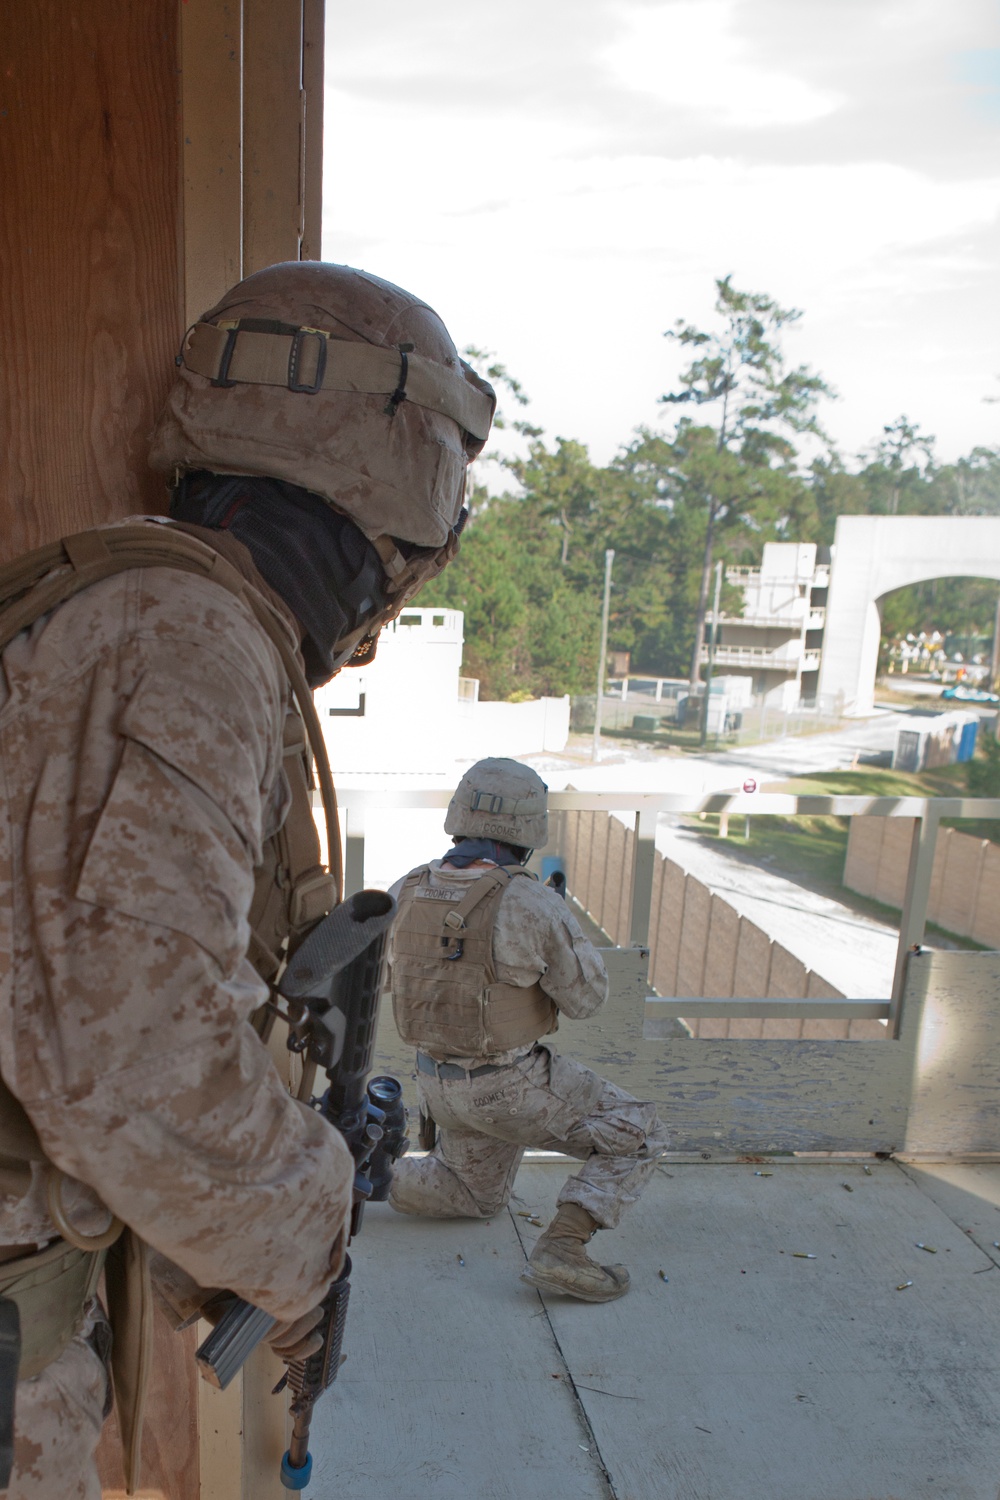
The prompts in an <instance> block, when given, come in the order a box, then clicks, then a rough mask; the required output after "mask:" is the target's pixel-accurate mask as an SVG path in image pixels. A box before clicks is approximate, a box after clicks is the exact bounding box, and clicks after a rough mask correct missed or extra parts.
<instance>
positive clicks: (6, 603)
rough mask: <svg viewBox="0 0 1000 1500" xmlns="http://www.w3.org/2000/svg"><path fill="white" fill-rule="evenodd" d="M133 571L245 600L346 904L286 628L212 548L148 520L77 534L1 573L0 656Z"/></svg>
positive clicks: (317, 744)
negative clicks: (301, 740) (302, 734)
mask: <svg viewBox="0 0 1000 1500" xmlns="http://www.w3.org/2000/svg"><path fill="white" fill-rule="evenodd" d="M130 568H177V569H178V570H179V571H181V572H184V573H198V574H200V575H201V576H202V577H203V578H209V579H211V581H212V582H213V583H217V584H218V585H219V587H220V588H224V589H226V590H227V591H228V592H229V593H231V594H234V595H235V596H236V597H237V598H239V599H242V600H243V601H244V602H245V603H246V604H247V605H248V606H249V608H250V610H251V611H252V613H253V615H254V617H255V619H256V620H257V623H258V624H259V625H260V627H261V629H262V630H263V631H264V634H265V635H266V636H267V638H268V640H269V641H270V642H271V644H272V646H274V648H275V650H276V651H277V653H278V655H279V657H280V658H281V664H282V666H283V667H284V669H285V675H286V676H287V678H288V681H289V684H290V686H291V689H292V693H293V695H294V698H295V702H296V705H297V707H298V711H299V713H300V714H301V716H302V721H303V723H304V724H305V728H306V734H307V735H308V738H309V745H310V748H311V749H312V753H313V759H314V763H315V767H316V776H317V780H318V781H319V790H320V796H321V798H322V802H323V815H324V819H325V822H326V837H327V848H328V850H329V860H330V869H331V872H332V874H333V877H334V880H335V881H336V885H337V899H338V901H339V900H342V899H343V890H344V871H343V857H342V853H341V847H340V822H339V819H338V816H337V794H336V792H335V790H334V786H333V775H332V773H331V771H330V760H329V757H328V756H327V753H326V744H325V742H324V740H323V731H322V728H321V727H320V722H319V718H318V716H317V713H316V709H315V706H314V704H313V700H312V693H311V691H310V689H309V684H308V683H307V682H306V679H305V673H304V672H303V670H302V668H301V666H300V665H299V660H298V656H297V654H296V651H295V647H294V646H293V644H292V641H291V639H290V637H289V635H288V630H287V627H286V625H285V623H284V621H283V620H282V619H281V617H280V616H279V615H278V613H277V611H276V609H275V608H274V606H273V605H271V604H269V603H268V601H267V600H266V599H265V598H264V597H263V595H262V594H260V593H258V591H257V590H256V589H255V588H254V587H253V585H252V584H250V583H249V582H248V581H247V580H246V579H245V578H242V577H241V576H240V574H239V572H238V571H237V570H236V568H234V567H233V565H232V563H230V562H228V561H227V560H226V559H225V558H224V557H223V556H222V555H221V554H220V553H218V552H216V551H215V550H214V549H213V548H212V547H209V546H207V545H206V544H205V543H204V542H200V541H198V540H197V538H195V537H193V536H189V535H187V534H185V533H184V532H181V531H178V530H176V529H175V528H174V527H172V526H169V525H163V524H151V523H149V522H140V523H132V524H131V525H125V526H111V527H106V528H101V529H97V530H91V531H79V532H76V533H75V534H74V535H73V536H68V537H63V539H62V540H61V541H59V542H53V543H52V544H51V545H50V546H48V547H39V548H37V549H36V551H34V552H29V553H26V554H25V556H23V557H20V558H17V559H15V561H14V562H12V563H9V564H8V565H7V566H6V567H4V568H0V651H2V650H3V649H4V647H5V646H8V645H9V644H10V642H11V641H12V640H13V639H14V637H15V636H16V635H20V633H21V631H22V630H26V629H27V628H28V627H29V626H30V625H33V624H34V623H35V621H36V620H39V619H41V617H42V615H46V614H48V613H49V611H50V610H53V609H55V608H56V606H57V605H59V604H64V603H65V602H66V600H67V599H72V598H73V597H74V596H75V595H76V594H79V593H81V592H82V591H83V590H84V589H87V588H90V587H91V585H92V584H95V583H99V582H100V581H101V580H102V579H104V578H110V577H112V576H113V575H114V574H116V573H124V572H126V571H127V570H128V569H130Z"/></svg>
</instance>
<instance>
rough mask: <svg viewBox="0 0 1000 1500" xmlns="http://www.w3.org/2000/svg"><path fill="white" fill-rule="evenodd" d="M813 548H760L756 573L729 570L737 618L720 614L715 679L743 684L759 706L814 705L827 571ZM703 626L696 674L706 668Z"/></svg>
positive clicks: (789, 545)
mask: <svg viewBox="0 0 1000 1500" xmlns="http://www.w3.org/2000/svg"><path fill="white" fill-rule="evenodd" d="M816 552H817V549H816V545H815V543H813V542H801V543H800V542H766V543H765V544H764V556H763V560H762V562H761V565H760V567H759V568H739V567H733V568H727V569H726V581H727V582H728V583H731V584H735V585H736V586H737V587H738V588H740V589H742V591H743V610H742V613H741V614H738V615H733V614H724V613H721V612H720V614H719V619H718V624H717V628H716V637H715V661H714V666H713V676H719V675H722V674H725V675H726V676H728V677H749V678H750V680H751V690H752V692H753V695H754V697H755V698H757V699H761V698H763V699H764V700H765V701H766V702H767V703H768V704H770V705H772V706H773V707H775V708H781V709H785V710H786V711H787V710H791V709H794V708H797V707H798V706H799V704H800V703H801V702H803V701H805V702H806V703H811V702H813V701H814V700H815V698H816V689H817V683H818V680H819V666H820V657H821V650H822V639H823V627H824V623H825V619H826V596H827V589H828V588H829V585H830V564H829V563H828V562H817V560H816ZM710 628H711V616H709V619H708V620H707V621H706V638H705V641H704V643H703V645H702V651H701V660H702V669H703V670H704V666H705V664H706V663H707V662H708V656H709V644H708V633H709V630H710Z"/></svg>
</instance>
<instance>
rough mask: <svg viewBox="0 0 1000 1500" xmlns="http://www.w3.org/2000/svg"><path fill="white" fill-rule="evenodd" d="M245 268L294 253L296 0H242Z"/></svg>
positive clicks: (297, 202) (297, 221) (298, 230)
mask: <svg viewBox="0 0 1000 1500" xmlns="http://www.w3.org/2000/svg"><path fill="white" fill-rule="evenodd" d="M243 7H244V8H243V17H244V27H243V44H244V62H243V274H244V276H250V275H252V274H253V272H254V271H260V270H262V269H263V268H264V267H265V266H272V265H274V264H275V263H276V262H277V261H282V260H298V258H299V247H300V244H301V236H302V208H303V205H302V192H303V172H302V148H303V138H302V137H303V92H302V0H243Z"/></svg>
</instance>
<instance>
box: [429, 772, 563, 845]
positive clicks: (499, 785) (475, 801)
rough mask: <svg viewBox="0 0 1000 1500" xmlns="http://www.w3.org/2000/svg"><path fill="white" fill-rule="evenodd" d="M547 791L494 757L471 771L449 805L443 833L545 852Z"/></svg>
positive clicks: (536, 780)
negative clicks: (493, 840) (494, 840)
mask: <svg viewBox="0 0 1000 1500" xmlns="http://www.w3.org/2000/svg"><path fill="white" fill-rule="evenodd" d="M548 790H549V789H548V787H547V786H546V785H545V782H544V781H543V780H542V778H541V777H540V776H539V775H538V774H537V772H535V771H533V770H532V769H531V767H530V766H525V765H522V764H521V762H520V761H519V760H507V759H505V758H501V757H493V758H489V759H487V760H480V761H477V762H476V764H475V765H474V766H471V767H470V768H469V770H468V771H466V773H465V775H464V776H463V777H462V779H461V781H460V782H459V783H458V787H457V788H456V790H455V795H454V796H453V797H452V799H451V802H450V803H449V804H448V812H447V815H446V817H445V820H444V831H445V833H452V834H463V835H464V836H465V837H466V838H474V839H496V840H499V841H500V842H501V843H505V844H515V845H518V846H520V847H521V848H524V849H544V847H545V845H546V844H547V843H548V838H549V821H548V813H547V794H548Z"/></svg>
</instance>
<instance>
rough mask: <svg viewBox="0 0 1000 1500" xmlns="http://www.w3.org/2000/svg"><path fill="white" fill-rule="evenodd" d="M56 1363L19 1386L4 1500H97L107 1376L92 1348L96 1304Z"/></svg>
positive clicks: (97, 1327) (97, 1330)
mask: <svg viewBox="0 0 1000 1500" xmlns="http://www.w3.org/2000/svg"><path fill="white" fill-rule="evenodd" d="M92 1307H93V1312H92V1314H91V1315H90V1316H89V1317H88V1320H87V1322H86V1324H85V1325H84V1327H83V1328H82V1329H81V1331H80V1332H79V1333H78V1334H77V1335H76V1337H75V1338H74V1339H73V1341H72V1342H71V1343H70V1344H69V1345H68V1346H67V1348H65V1349H64V1350H63V1352H62V1354H61V1355H60V1356H59V1358H58V1359H57V1360H54V1361H53V1362H52V1364H50V1365H48V1366H47V1367H46V1368H45V1369H44V1370H43V1371H42V1373H41V1374H40V1375H36V1376H35V1377H34V1378H33V1379H32V1380H20V1381H18V1384H17V1395H16V1397H15V1401H14V1471H13V1473H12V1475H11V1480H10V1484H9V1486H8V1488H7V1490H6V1492H5V1495H6V1500H101V1484H100V1480H99V1479H98V1477H97V1465H96V1463H95V1461H94V1454H95V1452H96V1450H97V1440H98V1438H99V1437H100V1435H101V1428H102V1427H103V1425H104V1418H105V1415H106V1412H107V1407H108V1401H107V1397H108V1389H109V1387H108V1372H107V1369H106V1367H105V1364H104V1361H103V1359H102V1358H101V1356H100V1355H99V1354H98V1352H97V1349H96V1348H95V1338H96V1339H100V1337H101V1335H103V1334H106V1330H107V1323H106V1322H105V1321H104V1314H103V1313H102V1312H101V1310H100V1308H99V1307H98V1306H97V1304H96V1303H94V1304H92Z"/></svg>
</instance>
